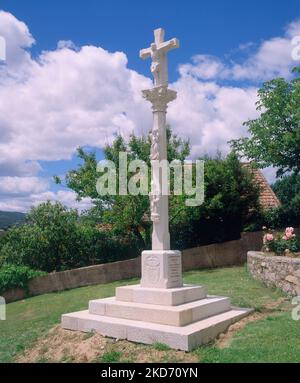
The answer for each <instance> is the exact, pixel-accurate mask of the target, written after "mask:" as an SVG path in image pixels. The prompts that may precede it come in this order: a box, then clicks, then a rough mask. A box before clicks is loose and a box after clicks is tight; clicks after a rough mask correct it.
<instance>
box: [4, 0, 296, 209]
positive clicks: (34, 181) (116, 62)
mask: <svg viewBox="0 0 300 383" xmlns="http://www.w3.org/2000/svg"><path fill="white" fill-rule="evenodd" d="M0 9H2V10H3V11H5V12H2V14H1V15H0V35H4V37H5V38H6V40H7V45H8V49H9V50H8V54H7V56H8V58H7V63H6V68H5V70H3V71H2V72H0V103H1V94H2V95H3V97H6V98H7V96H5V95H7V94H9V96H10V97H11V99H13V100H14V102H13V103H10V104H8V103H7V102H6V100H5V99H4V101H5V102H4V103H3V102H2V106H1V107H0V108H2V109H1V110H0V112H1V113H2V120H1V116H0V129H1V130H2V132H1V136H2V138H3V139H2V141H3V142H2V147H1V142H0V210H26V209H28V208H29V207H30V206H31V205H32V204H36V203H38V202H40V201H42V200H44V199H45V198H48V197H49V198H54V199H55V198H57V199H60V200H62V201H63V202H64V203H66V204H68V205H70V206H76V203H75V202H74V198H73V196H72V195H71V194H70V193H69V194H66V193H65V194H63V192H66V190H64V189H63V188H61V187H57V186H55V185H54V184H53V182H52V181H51V177H52V175H54V174H64V173H65V172H66V171H67V170H68V169H70V168H73V167H74V166H75V167H76V165H77V164H78V160H77V158H76V155H75V150H76V147H77V146H78V145H83V146H88V147H92V146H93V145H94V144H96V146H97V153H98V156H99V158H101V145H103V143H104V142H109V141H110V140H111V137H112V135H113V133H115V132H116V131H120V132H121V133H124V135H125V136H126V135H128V134H130V132H132V131H135V132H136V133H137V134H140V133H145V132H147V130H148V128H149V127H150V125H151V113H150V108H149V107H148V105H146V104H145V103H144V102H143V100H140V99H139V92H140V88H141V89H142V88H143V86H147V85H150V82H149V81H150V80H149V77H150V73H149V62H147V61H142V60H140V59H139V55H138V52H139V49H141V48H145V47H147V46H149V43H150V42H152V39H153V29H154V28H157V27H163V28H164V29H165V30H166V37H167V38H172V37H177V38H179V40H180V49H178V50H176V51H172V52H171V53H170V54H169V77H170V82H171V86H173V88H175V89H176V90H177V92H178V100H177V101H176V103H177V104H176V105H175V104H174V107H173V108H172V107H170V112H169V120H170V123H171V125H172V126H174V130H175V131H176V132H177V133H178V134H180V135H182V136H183V137H187V138H190V139H191V141H192V143H193V144H194V146H193V152H192V153H193V155H194V156H197V154H203V152H205V151H208V152H210V153H213V152H215V151H216V150H220V149H221V150H222V151H224V152H226V150H227V149H226V142H227V140H228V139H230V138H234V137H239V136H240V135H241V134H244V133H245V132H244V130H243V129H242V127H241V126H242V122H243V121H244V120H245V119H248V118H252V117H254V116H255V109H254V108H253V105H254V103H255V95H256V91H257V88H258V86H259V85H260V84H261V83H262V82H263V81H265V80H268V79H269V78H272V77H274V76H276V75H282V76H285V77H288V76H289V70H290V68H291V67H292V66H295V62H292V60H291V59H290V53H289V50H290V49H291V47H290V39H291V38H292V37H293V36H295V35H297V33H298V31H299V34H300V23H299V18H300V10H299V2H298V1H294V0H287V1H276V2H274V1H266V0H265V1H264V0H262V1H256V0H254V1H251V2H247V3H246V2H241V1H233V0H231V1H230V0H227V1H226V2H225V1H196V0H194V1H191V0H186V1H175V0H174V1H169V0H164V1H157V0H152V1H141V0H140V1H135V0H131V1H116V0H115V1H99V0H98V1H96V0H86V1H69V0H61V1H57V0H52V1H51V2H50V1H49V2H45V1H44V2H42V1H36V0H27V1H26V2H25V1H24V2H21V1H20V0H18V1H17V0H9V1H6V0H2V1H1V4H0ZM1 18H2V19H1ZM1 20H2V24H1ZM33 40H34V41H33ZM59 41H64V42H63V43H60V47H59V48H58V42H59ZM66 41H67V43H66ZM70 42H72V44H71V43H70ZM86 46H88V47H89V48H87V49H82V47H86ZM99 47H101V48H99ZM116 52H121V53H120V54H118V53H116ZM97 68H98V70H97ZM55 72H56V73H57V78H56V77H55ZM1 76H2V77H1ZM11 78H15V79H16V80H15V82H14V83H12V82H11ZM105 81H106V82H105ZM79 83H80V84H82V83H83V85H84V84H85V83H86V86H82V85H81V86H79V85H78V84H79ZM94 86H95V88H93V87H94ZM1 87H2V89H1ZM1 92H2V93H1ZM20 94H21V96H20ZM22 97H24V99H23V100H21V98H22ZM15 99H16V100H15ZM97 100H99V101H97ZM132 100H134V102H132ZM12 104H14V105H13V106H12ZM25 105H26V107H25ZM30 111H31V113H30ZM178 111H180V112H178ZM3 116H4V117H3ZM5 116H7V118H5ZM8 117H9V118H8ZM97 129H98V132H99V134H97ZM214 134H215V135H214ZM27 139H28V142H26V140H27ZM25 143H26V145H25ZM207 148H209V149H207ZM1 164H2V165H3V166H2V168H1ZM1 169H2V170H1ZM271 173H272V172H271ZM271 173H270V174H271ZM269 178H270V179H271V175H270V177H269ZM59 190H61V191H62V192H61V193H60V194H58V192H59ZM86 203H87V201H86ZM84 206H85V205H84Z"/></svg>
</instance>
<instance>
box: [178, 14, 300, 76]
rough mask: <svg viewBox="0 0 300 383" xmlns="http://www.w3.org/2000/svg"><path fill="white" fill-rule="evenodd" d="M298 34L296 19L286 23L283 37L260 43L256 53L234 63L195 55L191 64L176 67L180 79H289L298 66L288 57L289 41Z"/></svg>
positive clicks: (289, 54)
mask: <svg viewBox="0 0 300 383" xmlns="http://www.w3.org/2000/svg"><path fill="white" fill-rule="evenodd" d="M299 35H300V20H297V21H294V22H292V23H290V24H289V25H288V26H287V28H286V29H285V31H284V34H283V36H278V37H274V38H271V39H269V40H265V41H262V42H261V43H260V45H259V46H258V48H257V49H256V51H254V52H252V53H250V54H249V56H248V58H246V59H243V60H242V62H240V63H238V62H235V61H234V60H227V61H226V60H221V59H220V58H218V57H214V56H209V55H195V56H194V57H193V58H192V63H189V64H183V65H181V66H180V67H179V71H180V73H181V75H182V76H185V75H189V76H194V77H196V78H198V79H228V80H237V81H239V80H251V81H266V80H269V79H272V78H274V77H278V76H283V77H285V78H289V77H290V76H291V69H292V68H293V67H294V66H296V65H299V62H296V61H295V60H293V58H292V51H293V48H294V47H293V45H292V39H293V37H295V36H299ZM251 47H252V48H253V43H252V42H251V43H246V44H241V45H240V47H239V50H241V51H243V50H245V49H246V50H247V49H248V48H251Z"/></svg>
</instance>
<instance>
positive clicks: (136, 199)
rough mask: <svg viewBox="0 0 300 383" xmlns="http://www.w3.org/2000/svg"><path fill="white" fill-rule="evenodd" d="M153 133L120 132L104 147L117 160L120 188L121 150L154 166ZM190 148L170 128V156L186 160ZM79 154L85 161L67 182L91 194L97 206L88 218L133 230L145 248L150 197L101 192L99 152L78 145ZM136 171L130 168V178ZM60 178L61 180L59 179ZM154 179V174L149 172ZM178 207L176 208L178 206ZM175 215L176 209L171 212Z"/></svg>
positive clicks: (107, 155) (116, 229)
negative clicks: (86, 149)
mask: <svg viewBox="0 0 300 383" xmlns="http://www.w3.org/2000/svg"><path fill="white" fill-rule="evenodd" d="M150 147H151V141H150V137H149V136H147V137H137V136H135V135H131V136H130V139H129V141H128V142H126V141H125V140H124V138H123V137H121V136H120V135H118V136H116V138H115V140H114V141H113V143H112V144H111V145H107V146H106V147H105V148H104V155H105V159H106V160H110V161H113V162H114V164H115V165H116V172H117V191H118V189H119V185H118V179H119V177H118V175H119V153H120V152H126V153H127V158H128V163H129V162H130V161H132V160H135V159H140V160H143V161H145V162H146V163H147V164H148V166H149V167H150V158H149V155H150ZM189 152H190V145H189V142H188V141H184V140H182V139H181V138H179V137H177V136H176V135H175V134H173V133H172V131H171V130H170V129H169V128H168V129H167V156H168V160H169V161H170V162H171V161H173V160H174V159H177V160H180V161H183V160H184V159H185V158H186V157H187V156H188V154H189ZM78 156H79V158H80V159H81V160H82V165H80V166H79V167H78V168H77V169H73V170H70V171H69V172H68V173H67V175H66V179H65V182H66V185H67V186H68V187H69V188H71V189H73V190H74V191H75V192H76V194H77V196H78V198H79V199H80V198H83V197H90V198H91V199H92V201H93V203H94V207H93V208H92V209H91V210H90V211H89V212H88V214H87V217H86V219H90V220H91V219H93V220H94V223H99V222H101V223H109V224H111V225H112V226H113V230H114V232H115V233H117V234H122V233H123V234H124V233H129V232H130V233H133V234H134V235H135V237H136V238H137V240H138V242H139V245H140V246H141V248H146V247H148V246H149V245H150V227H151V222H150V220H149V216H150V211H149V198H148V196H145V195H130V194H128V195H118V194H117V195H105V196H100V195H99V194H98V193H97V190H96V182H97V179H98V178H99V176H100V175H101V173H100V174H99V173H98V172H97V159H96V154H95V152H90V153H88V152H86V151H84V150H83V149H82V148H79V149H78ZM132 176H133V173H129V172H128V179H129V178H130V177H132ZM58 182H60V180H58ZM149 182H150V175H149ZM175 210H176V209H175ZM170 213H171V216H172V211H171V212H170Z"/></svg>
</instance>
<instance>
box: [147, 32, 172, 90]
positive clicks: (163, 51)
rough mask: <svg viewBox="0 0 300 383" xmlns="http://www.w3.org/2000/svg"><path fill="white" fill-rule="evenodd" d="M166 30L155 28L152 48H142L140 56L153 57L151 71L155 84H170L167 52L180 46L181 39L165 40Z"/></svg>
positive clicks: (157, 85) (156, 85)
mask: <svg viewBox="0 0 300 383" xmlns="http://www.w3.org/2000/svg"><path fill="white" fill-rule="evenodd" d="M164 36H165V31H164V30H163V29H162V28H158V29H155V30H154V40H155V42H154V43H152V44H151V46H150V48H146V49H142V50H140V58H142V59H146V58H148V57H151V59H152V63H151V67H150V70H151V73H152V74H153V77H154V86H155V87H159V86H168V61H167V52H168V51H169V50H171V49H175V48H179V41H178V40H177V39H176V38H174V39H171V40H169V41H164Z"/></svg>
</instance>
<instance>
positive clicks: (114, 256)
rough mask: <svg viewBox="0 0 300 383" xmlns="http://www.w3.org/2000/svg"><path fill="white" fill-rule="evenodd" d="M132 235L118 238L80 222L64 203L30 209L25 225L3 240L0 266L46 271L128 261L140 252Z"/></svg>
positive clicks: (8, 234) (46, 204) (108, 232)
mask: <svg viewBox="0 0 300 383" xmlns="http://www.w3.org/2000/svg"><path fill="white" fill-rule="evenodd" d="M140 250H141V249H140V248H139V247H138V246H137V244H136V242H135V240H134V238H133V237H132V236H131V235H130V234H127V235H122V236H117V235H114V234H113V233H112V232H110V231H103V230H101V229H100V228H98V227H97V226H95V225H94V224H90V222H89V221H85V220H84V219H81V217H80V216H79V215H78V213H77V211H76V210H72V209H67V208H66V207H65V206H63V205H62V204H60V203H58V202H56V203H50V202H47V203H43V204H40V205H39V206H37V207H35V208H33V209H31V211H30V212H29V214H28V218H27V221H26V223H25V224H23V225H22V226H19V227H14V228H11V229H9V230H8V231H7V233H6V235H5V237H4V238H3V239H2V247H1V249H0V265H1V264H2V265H3V264H13V265H17V266H21V265H25V266H28V267H30V268H32V269H36V270H43V271H47V272H51V271H54V270H55V271H61V270H67V269H72V268H77V267H83V266H89V265H93V264H99V263H105V262H112V261H116V260H122V259H128V258H132V257H135V256H137V255H138V254H139V253H140Z"/></svg>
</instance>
